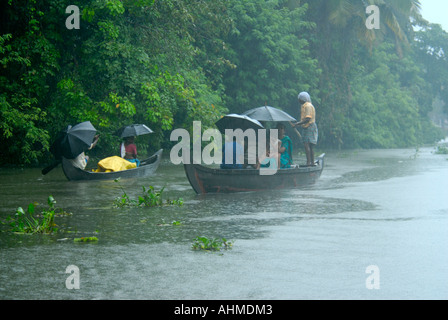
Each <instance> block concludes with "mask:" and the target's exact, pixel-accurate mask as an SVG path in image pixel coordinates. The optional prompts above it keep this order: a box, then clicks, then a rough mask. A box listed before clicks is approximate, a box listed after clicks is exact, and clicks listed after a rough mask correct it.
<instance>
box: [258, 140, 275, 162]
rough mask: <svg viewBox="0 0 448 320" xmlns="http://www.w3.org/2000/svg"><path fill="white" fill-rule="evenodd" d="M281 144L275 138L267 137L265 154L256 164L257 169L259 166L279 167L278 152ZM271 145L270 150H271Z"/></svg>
mask: <svg viewBox="0 0 448 320" xmlns="http://www.w3.org/2000/svg"><path fill="white" fill-rule="evenodd" d="M280 145H281V141H280V140H278V139H276V140H274V139H269V140H267V141H266V154H265V155H264V156H262V157H260V162H259V164H258V166H257V169H260V168H269V169H278V168H280V153H279V148H280ZM271 146H272V150H271Z"/></svg>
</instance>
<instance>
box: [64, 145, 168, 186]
mask: <svg viewBox="0 0 448 320" xmlns="http://www.w3.org/2000/svg"><path fill="white" fill-rule="evenodd" d="M162 153H163V150H162V149H161V150H159V151H157V152H156V153H155V154H154V155H152V156H151V157H149V158H148V159H146V160H143V161H141V164H140V166H139V167H137V168H135V169H129V170H124V171H116V172H93V171H87V170H81V169H79V168H76V167H74V166H73V165H72V164H71V163H70V161H69V160H67V159H65V158H63V159H62V170H63V171H64V174H65V176H66V177H67V179H68V180H112V179H117V178H122V179H127V178H140V177H147V176H150V175H152V174H154V173H155V172H156V170H157V168H158V167H159V165H160V161H161V159H162Z"/></svg>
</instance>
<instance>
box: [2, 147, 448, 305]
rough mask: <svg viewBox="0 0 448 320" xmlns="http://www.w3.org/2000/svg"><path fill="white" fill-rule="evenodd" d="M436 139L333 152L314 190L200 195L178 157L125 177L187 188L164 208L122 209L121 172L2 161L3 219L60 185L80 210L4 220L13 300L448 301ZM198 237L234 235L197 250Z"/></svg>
mask: <svg viewBox="0 0 448 320" xmlns="http://www.w3.org/2000/svg"><path fill="white" fill-rule="evenodd" d="M434 151H435V149H434V148H433V147H431V148H422V149H419V150H415V149H404V150H369V151H345V152H344V151H342V152H330V153H328V154H327V161H326V164H327V166H326V168H325V170H324V172H323V174H322V176H321V178H320V180H319V181H318V183H317V184H316V185H314V186H312V187H309V188H306V189H302V190H283V191H275V192H261V193H243V194H233V195H207V196H197V195H196V194H195V193H194V192H193V190H192V189H191V187H190V185H189V183H188V181H187V179H186V177H185V174H184V171H183V168H182V167H181V166H174V165H172V164H171V163H170V162H169V161H168V160H164V162H163V163H162V165H161V167H160V168H159V170H158V172H157V174H156V175H155V176H154V177H149V178H145V179H139V180H122V181H121V182H120V183H121V186H122V187H123V188H124V189H125V190H126V192H127V193H128V195H129V196H130V197H131V198H136V197H137V196H138V195H139V194H141V187H142V186H149V185H152V186H154V187H155V188H156V189H161V188H162V187H166V189H165V192H164V195H165V197H166V198H171V199H176V198H179V197H182V198H183V199H184V205H183V206H182V207H177V206H165V207H162V208H125V209H123V208H115V207H114V205H113V202H114V199H115V198H117V197H119V196H121V194H122V191H121V189H120V186H119V185H118V184H117V183H116V182H114V181H99V182H69V181H67V180H66V178H65V177H64V175H63V173H62V170H61V168H60V167H59V168H57V169H55V170H53V171H52V172H50V173H49V174H48V175H46V176H42V175H41V174H40V169H0V177H1V181H2V182H1V186H0V203H1V208H0V219H1V220H2V221H4V220H5V219H6V218H7V216H9V215H12V214H13V213H14V212H15V210H16V208H17V207H19V206H21V207H24V208H26V207H27V206H28V204H29V203H31V202H38V203H46V199H47V197H48V196H49V195H52V196H53V197H54V198H55V199H56V201H57V207H61V208H63V209H65V210H66V211H68V212H70V213H72V215H70V216H64V217H57V218H56V223H57V224H58V225H59V226H60V230H63V232H62V231H61V232H58V233H56V234H53V235H21V234H14V233H11V232H8V230H7V226H5V225H4V226H1V228H2V231H3V232H1V233H0V299H164V300H165V299H169V300H177V299H182V300H183V299H193V300H196V299H205V300H209V299H237V300H238V299H247V300H260V299H262V300H269V299H272V300H277V299H286V300H296V299H369V300H371V299H372V300H374V299H447V298H448V285H447V284H448V155H437V154H435V153H434ZM173 221H179V222H180V225H177V226H175V225H173V224H172V222H173ZM88 236H96V237H97V238H98V242H96V243H75V242H74V238H79V237H88ZM197 236H205V237H208V238H223V237H224V238H226V239H228V240H230V241H232V242H233V247H232V249H231V250H223V251H221V252H205V251H194V250H192V248H191V247H192V243H193V242H194V241H193V240H194V238H196V237H197ZM68 266H76V267H77V268H78V270H79V273H78V274H77V275H79V284H80V287H79V289H68V288H67V286H66V281H67V279H68V278H69V277H70V276H71V275H72V274H71V273H66V268H67V267H68ZM73 283H74V282H73Z"/></svg>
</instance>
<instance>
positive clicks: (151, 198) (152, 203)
mask: <svg viewBox="0 0 448 320" xmlns="http://www.w3.org/2000/svg"><path fill="white" fill-rule="evenodd" d="M114 181H115V182H116V183H118V185H119V186H120V189H121V190H122V191H123V194H122V195H121V197H119V198H117V199H115V202H114V204H115V206H117V207H119V208H122V207H126V206H144V207H161V206H163V205H177V206H182V205H183V203H184V202H183V199H182V198H179V199H177V200H169V199H167V200H166V201H163V192H164V190H165V187H163V188H162V190H160V191H156V190H155V188H154V187H153V186H149V187H148V188H146V187H144V186H143V187H142V189H143V195H141V196H139V197H138V201H136V200H133V199H131V198H130V197H129V196H128V195H127V193H126V190H124V188H123V187H122V186H121V184H120V179H119V178H118V179H115V180H114Z"/></svg>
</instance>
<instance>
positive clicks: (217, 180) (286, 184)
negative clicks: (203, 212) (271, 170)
mask: <svg viewBox="0 0 448 320" xmlns="http://www.w3.org/2000/svg"><path fill="white" fill-rule="evenodd" d="M324 166H325V154H323V155H321V156H319V157H318V158H317V159H316V165H315V166H313V167H296V168H291V169H281V170H278V171H277V173H276V174H274V175H261V174H260V170H256V169H243V170H223V169H213V168H209V167H205V166H202V165H198V164H184V169H185V173H186V175H187V178H188V180H189V181H190V184H191V186H192V187H193V189H194V191H196V193H197V194H207V193H234V192H250V191H263V190H277V189H292V188H300V187H304V186H308V185H311V184H314V183H315V182H316V181H317V179H319V177H320V175H321V173H322V171H323V169H324Z"/></svg>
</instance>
